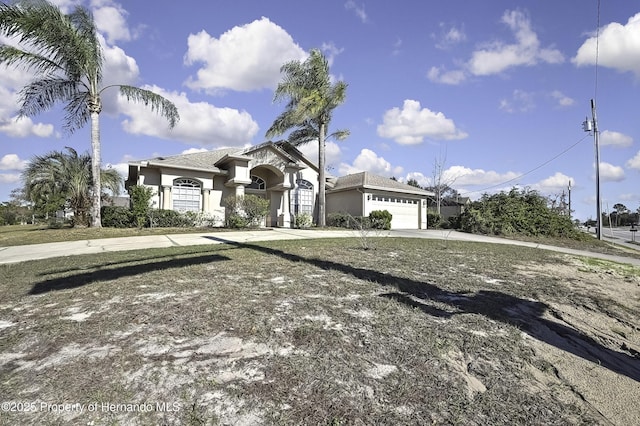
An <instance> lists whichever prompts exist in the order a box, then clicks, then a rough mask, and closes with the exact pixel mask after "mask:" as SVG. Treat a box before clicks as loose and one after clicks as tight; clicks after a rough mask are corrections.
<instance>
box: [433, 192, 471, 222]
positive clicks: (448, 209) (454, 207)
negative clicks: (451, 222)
mask: <svg viewBox="0 0 640 426" xmlns="http://www.w3.org/2000/svg"><path fill="white" fill-rule="evenodd" d="M469 204H471V199H470V198H469V197H455V198H443V199H442V202H441V204H440V217H441V218H442V220H443V221H445V222H446V221H447V220H448V219H449V218H450V217H455V216H460V215H461V214H462V213H464V211H465V209H466V208H467V207H468V206H469Z"/></svg>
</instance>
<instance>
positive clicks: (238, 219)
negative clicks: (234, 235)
mask: <svg viewBox="0 0 640 426" xmlns="http://www.w3.org/2000/svg"><path fill="white" fill-rule="evenodd" d="M248 226H249V221H248V220H247V218H246V217H244V216H242V215H240V214H239V213H231V214H230V215H229V217H228V218H227V228H233V229H240V228H247V227H248Z"/></svg>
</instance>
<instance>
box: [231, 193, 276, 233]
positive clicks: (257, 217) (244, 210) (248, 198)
mask: <svg viewBox="0 0 640 426" xmlns="http://www.w3.org/2000/svg"><path fill="white" fill-rule="evenodd" d="M223 203H224V205H225V207H227V208H229V209H230V210H231V212H230V213H229V214H228V216H227V226H228V227H230V228H246V227H249V226H260V223H261V221H262V220H264V218H265V217H266V216H267V215H268V214H269V206H270V204H271V203H270V202H269V200H267V199H264V198H262V197H258V196H257V195H253V194H249V195H244V196H241V197H236V196H235V195H230V196H229V197H227V198H225V199H224V200H223ZM243 223H244V224H243Z"/></svg>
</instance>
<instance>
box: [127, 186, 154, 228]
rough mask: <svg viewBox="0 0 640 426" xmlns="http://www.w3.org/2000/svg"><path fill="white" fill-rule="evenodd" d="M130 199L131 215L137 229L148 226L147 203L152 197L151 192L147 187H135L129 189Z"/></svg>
mask: <svg viewBox="0 0 640 426" xmlns="http://www.w3.org/2000/svg"><path fill="white" fill-rule="evenodd" d="M129 197H130V198H131V213H132V214H133V220H134V222H135V225H136V226H137V227H138V228H143V227H145V226H148V225H149V201H151V197H153V190H152V189H151V188H149V187H147V186H143V185H135V186H132V187H131V188H129Z"/></svg>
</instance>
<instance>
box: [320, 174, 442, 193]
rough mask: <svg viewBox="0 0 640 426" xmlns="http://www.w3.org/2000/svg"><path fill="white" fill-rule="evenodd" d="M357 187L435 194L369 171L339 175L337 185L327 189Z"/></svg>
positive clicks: (340, 189) (334, 190) (344, 189)
mask: <svg viewBox="0 0 640 426" xmlns="http://www.w3.org/2000/svg"><path fill="white" fill-rule="evenodd" d="M355 188H363V189H377V190H383V191H392V192H403V193H406V194H414V195H421V196H432V195H433V192H429V191H425V190H424V189H421V188H416V187H415V186H411V185H407V184H406V183H402V182H398V181H396V180H393V179H390V178H388V177H384V176H380V175H375V174H373V173H369V172H360V173H354V174H351V175H347V176H342V177H339V178H338V179H336V183H335V185H334V186H333V187H332V188H331V189H329V188H327V189H328V190H329V191H331V192H336V191H346V190H348V189H355Z"/></svg>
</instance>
